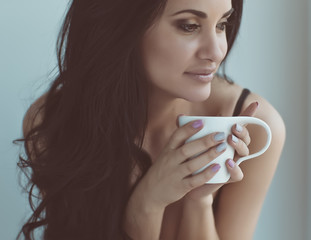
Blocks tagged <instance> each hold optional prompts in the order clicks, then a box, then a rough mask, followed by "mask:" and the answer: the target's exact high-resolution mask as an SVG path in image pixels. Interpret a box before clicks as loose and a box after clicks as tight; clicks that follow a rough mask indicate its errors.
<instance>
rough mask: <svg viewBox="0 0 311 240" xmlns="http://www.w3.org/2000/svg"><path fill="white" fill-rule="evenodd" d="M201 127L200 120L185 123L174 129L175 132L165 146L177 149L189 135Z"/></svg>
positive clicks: (201, 122)
mask: <svg viewBox="0 0 311 240" xmlns="http://www.w3.org/2000/svg"><path fill="white" fill-rule="evenodd" d="M202 127H203V121H202V120H195V121H191V122H189V123H187V124H185V125H184V126H182V127H180V128H178V129H176V130H175V132H174V133H173V134H172V136H171V137H170V139H169V141H168V144H167V146H166V147H167V148H168V149H170V150H173V149H177V148H178V147H180V146H181V145H183V144H184V143H185V141H186V140H187V139H188V138H189V137H191V136H192V135H194V134H195V133H197V132H198V131H200V130H201V129H202Z"/></svg>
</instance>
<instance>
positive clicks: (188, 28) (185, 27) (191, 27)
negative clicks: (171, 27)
mask: <svg viewBox="0 0 311 240" xmlns="http://www.w3.org/2000/svg"><path fill="white" fill-rule="evenodd" d="M228 25H230V23H229V22H227V21H226V22H221V23H218V24H217V25H216V28H217V29H219V30H220V31H225V30H226V28H227V26H228ZM177 26H178V28H179V29H180V30H182V31H183V32H185V33H194V32H197V31H199V30H200V29H201V25H199V24H195V23H191V24H190V23H185V22H179V23H178V24H177Z"/></svg>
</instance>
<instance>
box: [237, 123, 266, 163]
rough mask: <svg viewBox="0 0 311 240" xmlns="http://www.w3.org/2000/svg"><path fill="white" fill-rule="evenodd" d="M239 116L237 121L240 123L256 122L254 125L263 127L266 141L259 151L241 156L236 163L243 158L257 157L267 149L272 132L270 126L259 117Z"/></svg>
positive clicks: (243, 159)
mask: <svg viewBox="0 0 311 240" xmlns="http://www.w3.org/2000/svg"><path fill="white" fill-rule="evenodd" d="M239 118H241V119H239V121H238V122H239V123H240V124H242V125H244V124H256V125H259V126H261V127H263V128H264V129H265V130H266V133H267V142H266V145H265V146H264V147H263V148H262V149H261V150H260V151H258V152H256V153H253V154H250V155H247V156H245V157H241V158H240V159H239V160H238V161H237V162H236V164H237V165H239V164H240V163H241V162H243V161H245V160H248V159H250V158H255V157H258V156H259V155H261V154H263V153H264V152H265V151H266V150H267V149H268V147H269V146H270V143H271V139H272V133H271V129H270V127H269V126H268V124H266V123H265V122H264V121H262V120H261V119H258V118H254V117H239Z"/></svg>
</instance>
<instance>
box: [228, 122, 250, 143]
mask: <svg viewBox="0 0 311 240" xmlns="http://www.w3.org/2000/svg"><path fill="white" fill-rule="evenodd" d="M231 132H232V133H233V135H234V136H236V137H237V138H239V139H241V140H242V141H243V142H244V143H245V144H246V145H247V146H248V145H249V144H250V142H251V138H250V135H249V132H248V130H247V128H246V127H245V126H244V127H243V126H241V125H240V124H238V123H237V124H235V125H233V126H232V128H231Z"/></svg>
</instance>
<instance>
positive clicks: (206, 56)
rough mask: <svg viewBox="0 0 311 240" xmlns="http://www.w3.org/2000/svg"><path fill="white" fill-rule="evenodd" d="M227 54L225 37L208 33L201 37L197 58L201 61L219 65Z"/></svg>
mask: <svg viewBox="0 0 311 240" xmlns="http://www.w3.org/2000/svg"><path fill="white" fill-rule="evenodd" d="M226 52H227V40H226V36H225V35H222V34H217V33H216V32H213V33H211V32H208V33H206V34H204V35H202V36H201V39H200V43H199V48H198V51H197V57H198V58H199V59H202V60H208V61H210V62H215V63H220V62H221V61H222V60H223V59H224V57H225V55H226Z"/></svg>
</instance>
